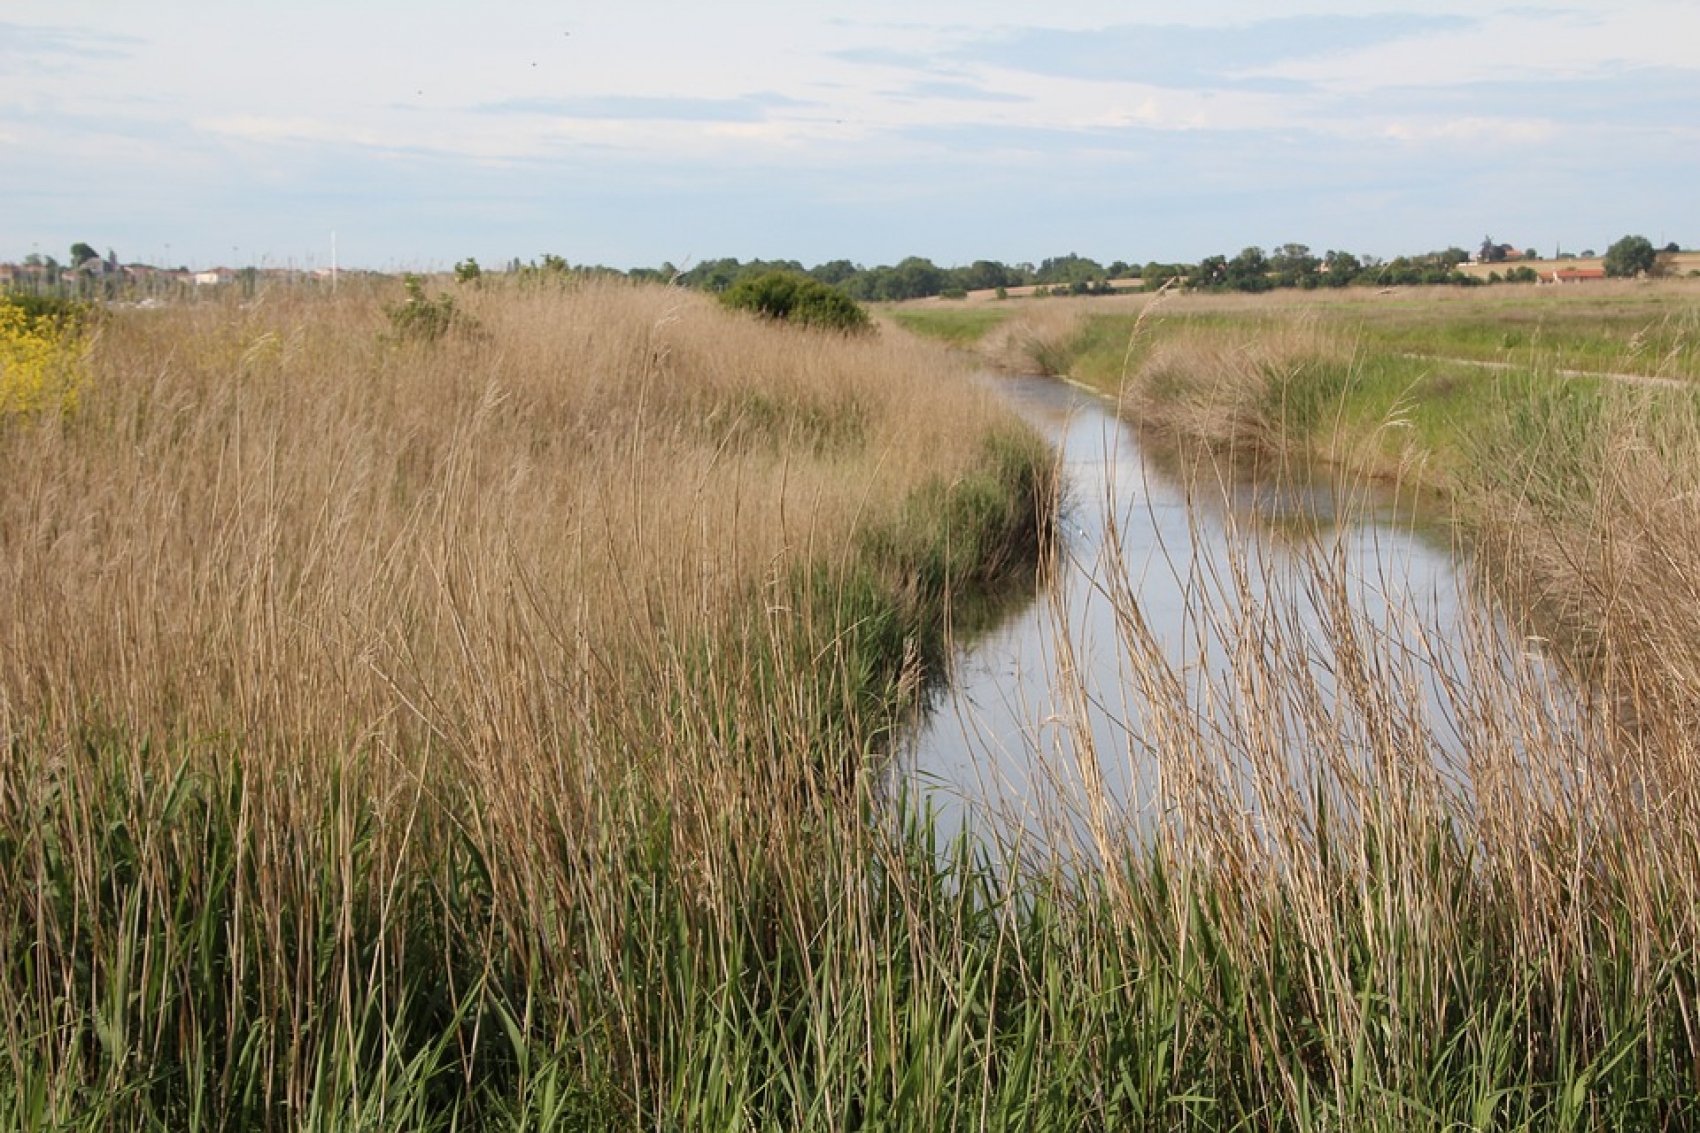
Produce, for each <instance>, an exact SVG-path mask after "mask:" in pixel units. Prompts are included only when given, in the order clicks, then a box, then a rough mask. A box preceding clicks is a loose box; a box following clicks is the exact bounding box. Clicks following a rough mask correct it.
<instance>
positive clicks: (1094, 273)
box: [508, 244, 1536, 302]
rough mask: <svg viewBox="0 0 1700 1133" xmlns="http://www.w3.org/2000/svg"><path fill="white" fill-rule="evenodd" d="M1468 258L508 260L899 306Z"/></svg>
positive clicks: (1283, 252) (1262, 284)
mask: <svg viewBox="0 0 1700 1133" xmlns="http://www.w3.org/2000/svg"><path fill="white" fill-rule="evenodd" d="M1469 259H1470V254H1469V253H1468V252H1466V251H1465V250H1464V249H1462V248H1447V249H1445V250H1443V251H1438V252H1428V253H1425V254H1422V255H1416V256H1399V257H1396V258H1394V259H1392V260H1381V259H1378V258H1376V257H1374V256H1357V255H1354V254H1353V253H1351V252H1341V251H1332V250H1330V251H1328V252H1325V253H1323V254H1322V255H1316V254H1314V253H1312V252H1311V250H1310V249H1309V248H1308V247H1306V246H1305V245H1303V244H1283V245H1281V246H1280V247H1279V248H1277V249H1275V250H1274V251H1273V252H1265V251H1264V250H1263V249H1262V248H1256V247H1253V248H1246V249H1245V250H1244V251H1242V252H1240V253H1239V254H1238V255H1234V256H1226V255H1218V256H1209V257H1207V258H1205V259H1203V260H1201V261H1199V262H1198V263H1160V262H1157V261H1151V262H1148V263H1143V264H1139V263H1130V262H1128V261H1125V260H1115V261H1112V262H1110V263H1108V264H1105V263H1100V262H1099V261H1097V260H1094V259H1090V258H1088V257H1086V256H1081V255H1077V254H1075V253H1073V252H1071V253H1069V254H1068V255H1065V256H1053V257H1051V258H1050V259H1047V260H1044V261H1043V262H1041V263H1039V264H1037V265H1034V264H1030V263H1017V264H1005V263H1000V262H999V261H997V260H975V261H974V262H973V263H971V264H969V265H967V266H966V267H940V266H939V265H937V264H935V263H933V262H932V261H931V260H929V259H926V258H924V257H921V256H910V257H909V258H907V259H905V260H903V261H901V262H900V263H897V264H894V265H885V264H882V265H879V266H877V267H864V266H862V265H861V264H857V263H852V262H851V261H850V260H831V261H829V262H827V263H823V264H818V265H816V266H814V267H805V266H804V265H803V264H802V263H800V262H799V261H796V260H749V261H743V260H738V259H732V258H727V259H718V260H705V261H703V262H701V263H697V264H692V265H690V266H689V267H685V268H680V267H675V266H674V265H673V264H670V263H669V264H663V265H661V266H660V267H658V268H634V269H632V270H630V271H625V272H620V271H618V270H617V269H614V268H603V267H582V268H580V267H571V266H569V265H568V264H566V262H565V261H563V260H562V259H561V258H560V257H558V256H545V257H543V260H542V261H541V263H532V264H522V263H520V262H519V261H518V260H515V261H513V262H512V263H510V264H509V265H508V270H509V271H510V272H519V273H531V272H549V271H582V272H589V273H598V274H599V273H603V272H606V273H609V274H619V275H625V276H627V277H629V278H632V279H646V280H659V281H663V282H676V283H679V284H682V285H683V286H686V287H691V288H696V289H699V290H703V291H710V292H717V293H718V292H723V291H726V290H728V289H729V288H731V287H733V286H734V285H735V284H737V283H739V282H740V281H742V280H747V279H751V278H754V277H757V276H761V275H765V274H768V273H770V272H775V271H779V272H790V273H794V274H797V275H803V276H808V277H810V278H812V279H816V280H819V281H820V282H822V283H826V284H830V285H832V286H833V287H836V288H838V289H839V290H841V291H843V292H844V293H845V294H847V295H849V296H851V297H852V298H855V299H859V300H862V301H864V302H899V301H902V300H905V299H924V298H929V297H932V296H942V297H945V298H959V297H962V296H965V295H967V294H968V293H969V292H973V291H982V292H983V291H997V290H1000V289H1002V290H1004V291H1009V290H1013V289H1015V288H1018V287H1038V288H1046V289H1049V291H1050V293H1053V294H1069V295H1102V294H1109V293H1111V292H1115V291H1126V290H1133V289H1141V290H1147V291H1155V290H1157V289H1158V288H1161V287H1164V286H1167V285H1175V286H1182V287H1186V288H1189V289H1193V290H1199V291H1270V290H1274V289H1275V288H1279V287H1296V288H1317V287H1348V286H1353V285H1357V286H1372V287H1394V286H1410V285H1416V284H1455V285H1457V286H1461V287H1469V286H1476V285H1479V284H1482V283H1484V282H1490V281H1491V280H1483V279H1480V278H1477V277H1475V276H1471V275H1468V274H1466V273H1464V272H1462V271H1460V270H1458V268H1459V265H1460V264H1462V263H1464V262H1466V261H1467V260H1469ZM1502 278H1504V279H1506V280H1509V281H1512V282H1517V281H1523V280H1527V281H1528V282H1533V281H1534V279H1535V278H1536V277H1535V272H1534V269H1533V268H1530V267H1528V266H1527V265H1516V266H1511V265H1508V266H1507V269H1506V272H1505V274H1504V276H1503V277H1502Z"/></svg>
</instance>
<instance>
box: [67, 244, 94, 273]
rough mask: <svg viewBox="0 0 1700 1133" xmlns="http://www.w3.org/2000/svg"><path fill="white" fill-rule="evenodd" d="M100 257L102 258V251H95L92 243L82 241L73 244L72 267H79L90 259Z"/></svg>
mask: <svg viewBox="0 0 1700 1133" xmlns="http://www.w3.org/2000/svg"><path fill="white" fill-rule="evenodd" d="M98 259H100V253H99V252H97V251H95V250H94V247H93V246H92V245H89V244H84V243H81V242H78V243H76V244H72V245H71V266H72V267H79V266H81V265H83V264H86V263H88V262H89V261H90V260H98Z"/></svg>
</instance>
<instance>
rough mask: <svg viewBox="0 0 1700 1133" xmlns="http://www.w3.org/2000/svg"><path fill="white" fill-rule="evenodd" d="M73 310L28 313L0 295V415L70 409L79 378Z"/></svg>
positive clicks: (79, 345)
mask: <svg viewBox="0 0 1700 1133" xmlns="http://www.w3.org/2000/svg"><path fill="white" fill-rule="evenodd" d="M84 346H85V343H84V337H83V334H82V330H81V320H80V319H79V318H77V317H75V312H64V313H60V314H59V317H55V314H53V313H49V312H46V311H42V312H34V311H31V310H30V309H28V308H27V307H26V306H25V304H24V303H22V302H20V301H18V300H17V299H15V298H13V297H11V296H6V295H0V419H4V418H6V417H14V416H29V415H33V414H36V413H40V412H44V411H47V410H51V409H56V410H58V411H59V412H60V413H70V412H72V411H74V410H75V409H76V407H77V394H78V391H79V389H80V388H81V386H82V383H83V379H84V377H85V365H84V363H85V360H86V351H85V349H84Z"/></svg>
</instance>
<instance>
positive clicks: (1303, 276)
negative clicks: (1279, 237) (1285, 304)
mask: <svg viewBox="0 0 1700 1133" xmlns="http://www.w3.org/2000/svg"><path fill="white" fill-rule="evenodd" d="M1321 268H1322V261H1321V260H1319V259H1317V258H1316V257H1315V256H1313V255H1311V252H1310V248H1309V247H1307V246H1306V245H1304V244H1282V245H1281V246H1280V247H1279V248H1276V249H1275V254H1274V255H1272V256H1270V257H1269V270H1270V271H1273V272H1274V273H1275V282H1276V284H1277V285H1278V286H1280V287H1315V286H1316V273H1317V272H1318V271H1320V270H1321Z"/></svg>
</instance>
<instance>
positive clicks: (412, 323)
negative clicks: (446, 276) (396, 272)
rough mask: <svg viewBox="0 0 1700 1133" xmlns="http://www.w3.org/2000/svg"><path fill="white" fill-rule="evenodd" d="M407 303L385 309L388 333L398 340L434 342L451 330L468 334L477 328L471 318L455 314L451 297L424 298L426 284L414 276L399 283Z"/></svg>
mask: <svg viewBox="0 0 1700 1133" xmlns="http://www.w3.org/2000/svg"><path fill="white" fill-rule="evenodd" d="M402 286H404V287H406V288H407V301H406V302H403V303H396V304H394V305H392V306H388V307H385V308H384V314H386V315H388V316H389V318H390V330H391V331H392V332H393V333H394V335H395V337H396V338H397V339H400V340H403V341H406V340H412V341H416V342H436V341H437V340H438V339H439V338H442V337H443V336H444V335H445V334H447V333H449V331H451V330H457V331H461V332H468V331H471V330H473V329H475V327H476V325H477V324H476V323H475V322H474V321H473V319H472V317H471V316H470V315H467V314H465V313H464V312H461V311H457V310H455V301H454V296H452V295H449V294H447V293H444V294H442V295H439V296H437V297H436V298H435V299H431V298H428V297H427V296H426V294H425V281H424V280H423V279H421V278H419V277H418V276H417V275H408V276H406V277H405V278H404V279H403V280H402Z"/></svg>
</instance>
